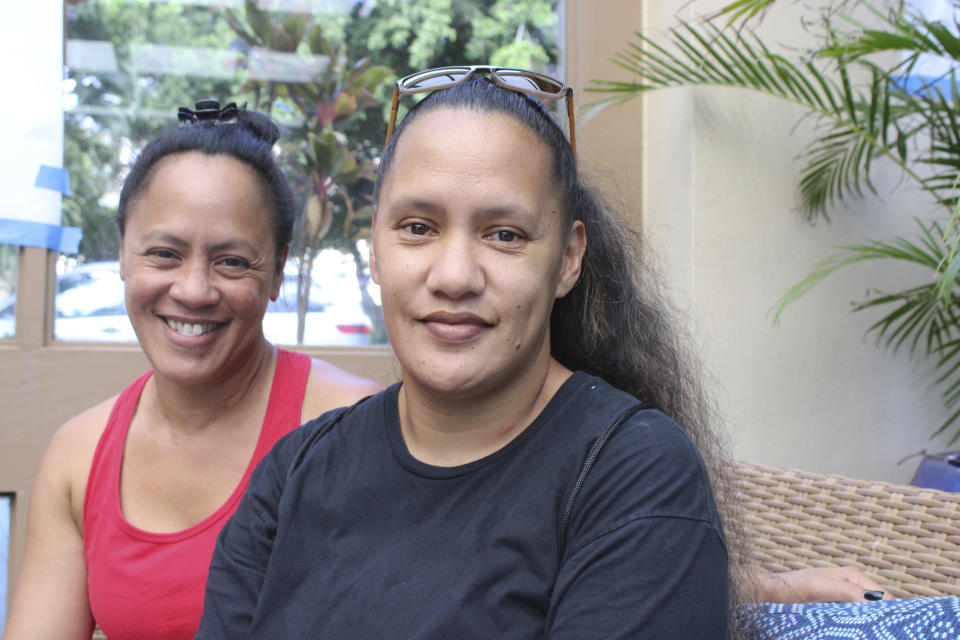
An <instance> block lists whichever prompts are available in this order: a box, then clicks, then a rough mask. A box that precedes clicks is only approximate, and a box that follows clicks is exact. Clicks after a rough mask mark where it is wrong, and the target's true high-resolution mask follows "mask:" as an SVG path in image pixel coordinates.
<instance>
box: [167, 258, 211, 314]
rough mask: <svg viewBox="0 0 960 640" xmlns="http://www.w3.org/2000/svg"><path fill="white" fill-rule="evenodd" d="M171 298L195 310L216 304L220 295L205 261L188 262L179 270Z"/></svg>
mask: <svg viewBox="0 0 960 640" xmlns="http://www.w3.org/2000/svg"><path fill="white" fill-rule="evenodd" d="M170 297H172V298H173V299H174V300H176V301H177V302H179V303H181V304H183V305H185V306H187V307H193V308H199V307H207V306H210V305H213V304H216V303H217V301H218V300H219V299H220V293H219V291H218V290H217V287H216V286H215V284H214V283H213V281H212V274H211V273H210V269H209V268H208V265H207V264H206V263H205V261H203V260H186V261H185V262H184V264H183V265H182V266H181V268H180V269H178V270H177V274H176V277H175V279H174V282H173V285H172V286H171V287H170Z"/></svg>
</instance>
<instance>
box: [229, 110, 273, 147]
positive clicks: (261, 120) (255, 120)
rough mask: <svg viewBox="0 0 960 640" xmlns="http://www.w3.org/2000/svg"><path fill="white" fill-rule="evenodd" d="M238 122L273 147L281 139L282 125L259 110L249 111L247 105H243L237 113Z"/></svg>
mask: <svg viewBox="0 0 960 640" xmlns="http://www.w3.org/2000/svg"><path fill="white" fill-rule="evenodd" d="M237 122H238V123H240V124H241V125H242V126H243V127H244V128H246V129H247V130H249V131H250V132H251V133H252V134H253V135H254V136H256V137H257V138H259V139H260V140H263V141H264V142H266V143H267V144H268V145H269V146H271V147H272V146H273V145H274V144H276V142H277V140H279V139H280V127H278V126H277V123H276V122H274V121H273V120H272V119H271V118H270V117H269V116H267V115H266V114H263V113H260V112H259V111H248V110H247V109H246V107H241V108H240V112H239V113H238V114H237Z"/></svg>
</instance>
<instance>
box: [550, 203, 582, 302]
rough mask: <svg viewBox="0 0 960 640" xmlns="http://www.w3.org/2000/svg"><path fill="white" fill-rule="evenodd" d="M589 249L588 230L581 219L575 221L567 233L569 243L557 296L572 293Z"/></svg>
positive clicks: (566, 247) (564, 251) (565, 248)
mask: <svg viewBox="0 0 960 640" xmlns="http://www.w3.org/2000/svg"><path fill="white" fill-rule="evenodd" d="M586 251H587V230H586V227H584V226H583V222H582V221H580V220H574V221H573V227H572V228H571V229H570V233H568V234H567V243H566V246H565V247H564V250H563V265H562V267H561V271H560V280H559V282H557V297H558V298H562V297H563V296H565V295H567V294H568V293H570V290H571V289H573V287H574V285H575V284H577V280H579V279H580V268H581V266H582V265H583V254H584V253H586Z"/></svg>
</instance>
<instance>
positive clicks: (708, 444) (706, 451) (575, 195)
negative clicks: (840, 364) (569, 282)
mask: <svg viewBox="0 0 960 640" xmlns="http://www.w3.org/2000/svg"><path fill="white" fill-rule="evenodd" d="M436 109H458V110H464V111H468V112H473V113H502V114H505V115H507V116H509V117H511V118H513V119H514V120H516V121H517V122H520V123H522V124H523V125H524V126H525V127H526V128H527V129H529V130H530V131H533V132H535V133H536V134H537V137H538V138H539V139H540V140H541V142H543V144H544V145H546V147H547V149H548V150H549V153H550V154H551V155H552V157H553V164H552V169H553V172H552V173H553V175H552V178H553V181H554V186H555V188H556V189H557V192H558V193H559V194H560V200H561V202H562V204H563V206H564V209H565V213H566V219H567V220H568V221H569V222H570V223H571V224H572V222H573V221H574V220H581V221H582V222H583V225H584V227H585V230H586V237H587V248H586V252H585V254H584V257H583V262H582V265H581V273H580V279H579V280H578V281H577V284H576V285H575V286H574V287H573V289H572V290H571V291H570V292H569V293H567V295H566V296H564V297H562V298H559V299H557V300H556V301H555V302H554V306H553V311H552V313H551V316H550V343H551V344H550V350H551V355H552V356H553V357H554V358H556V360H557V361H559V362H560V363H561V364H563V365H564V366H565V367H567V368H569V369H572V370H578V369H579V370H583V371H585V372H587V373H590V374H592V375H595V376H598V377H600V378H602V379H604V380H605V381H607V382H608V383H610V384H611V385H613V386H615V387H617V388H619V389H622V390H623V391H626V392H628V393H630V394H632V395H633V396H635V397H637V398H638V399H640V400H643V401H645V402H647V403H648V404H650V405H652V406H655V407H657V408H659V409H660V410H662V411H663V412H664V413H666V414H668V415H669V416H670V417H672V418H673V419H674V420H675V421H676V422H677V423H679V424H680V426H681V427H682V428H683V429H684V430H685V431H686V432H687V433H688V434H689V436H690V438H691V439H692V440H693V442H694V443H695V444H696V446H697V448H698V449H699V450H700V453H701V455H702V456H703V458H704V461H705V463H706V465H707V468H708V471H709V473H710V476H711V481H712V484H713V487H714V492H715V494H716V497H717V502H718V505H719V507H720V511H721V517H722V519H723V522H724V526H725V528H726V530H727V537H728V545H729V546H730V547H731V549H730V551H731V554H730V555H731V569H732V571H731V593H730V596H731V611H732V609H733V607H734V606H735V605H736V604H737V603H738V602H739V601H740V600H741V598H742V595H743V577H744V576H743V574H742V572H741V568H742V567H741V566H740V564H739V562H741V561H742V560H743V559H744V558H745V556H744V554H743V547H744V546H745V545H743V539H742V534H741V532H740V518H739V517H738V506H737V503H736V501H735V500H734V499H733V489H732V484H731V475H732V472H731V470H730V469H729V458H728V457H727V456H726V455H725V450H724V446H723V439H722V438H721V437H720V436H719V435H718V432H717V431H716V430H715V428H714V426H715V425H718V424H719V421H718V416H717V412H716V411H715V409H714V406H713V403H712V402H711V400H710V398H709V397H708V395H707V394H706V393H705V391H704V387H703V385H702V383H701V380H700V376H701V373H700V370H701V367H700V365H699V361H698V359H697V358H696V357H694V354H693V352H692V349H691V348H690V345H691V344H692V341H691V340H689V339H688V338H687V336H686V332H685V330H684V328H683V326H682V325H681V324H680V323H679V322H677V321H676V320H675V319H674V317H673V316H674V314H673V313H672V311H671V305H670V304H669V303H668V302H667V299H666V297H665V296H664V295H663V292H662V286H661V284H660V281H659V277H658V275H657V273H656V269H655V268H654V266H653V264H652V261H650V260H649V258H648V256H647V255H646V254H647V253H648V252H647V251H646V250H645V247H644V246H643V242H642V238H641V236H640V233H639V231H637V230H635V229H634V228H632V227H631V226H630V225H628V224H627V223H625V222H624V221H623V220H622V219H621V218H620V217H619V216H618V215H616V214H615V213H614V212H613V211H612V210H611V209H610V208H609V206H608V205H607V203H606V202H605V200H604V198H603V197H602V196H601V195H600V193H599V192H598V191H596V190H595V189H593V188H591V187H590V186H588V185H586V184H585V183H584V182H583V181H582V179H581V178H580V176H579V175H578V172H577V168H576V162H575V158H574V155H573V150H572V148H571V146H570V143H569V141H568V140H567V138H566V136H565V135H564V133H563V130H562V129H561V128H560V127H559V125H557V123H556V122H555V120H554V119H553V117H552V116H551V115H550V113H549V112H548V111H547V110H546V109H545V108H544V107H543V106H542V105H541V104H540V103H539V102H537V101H536V100H535V99H533V98H531V97H529V96H527V95H525V94H521V93H517V92H514V91H510V90H507V89H503V88H500V87H498V86H496V85H495V84H493V83H492V82H491V81H490V80H488V79H487V78H485V77H478V78H474V79H471V80H468V81H466V82H463V83H461V84H459V85H456V86H454V87H451V88H449V89H444V90H440V91H435V92H434V93H432V94H430V95H428V96H427V97H426V98H424V99H423V100H421V101H420V102H419V103H417V104H416V105H414V106H413V107H412V108H411V109H410V111H409V112H408V113H407V115H406V117H405V118H404V119H403V121H402V122H401V123H400V124H399V125H398V127H397V129H396V131H395V133H394V135H393V137H392V138H391V139H390V141H389V143H388V144H387V147H386V149H385V150H384V153H383V156H382V158H381V161H380V166H379V169H378V172H377V181H376V185H375V187H374V199H375V200H376V198H377V196H378V194H379V189H380V186H381V185H382V184H383V181H384V180H385V178H386V176H387V174H388V173H389V171H390V166H391V162H392V160H393V156H394V152H395V149H396V145H397V144H398V143H399V141H400V140H401V139H402V138H403V133H404V131H405V130H406V128H407V127H409V126H410V124H411V123H412V122H414V121H415V120H416V119H417V118H418V117H420V116H421V115H423V114H425V113H429V112H430V111H433V110H436ZM642 249H644V250H642ZM744 632H745V629H740V630H739V631H738V632H737V635H744Z"/></svg>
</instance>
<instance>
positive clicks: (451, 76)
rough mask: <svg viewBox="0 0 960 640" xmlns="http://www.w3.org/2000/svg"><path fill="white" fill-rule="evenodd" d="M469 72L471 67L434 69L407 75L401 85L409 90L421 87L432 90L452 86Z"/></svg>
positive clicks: (424, 89)
mask: <svg viewBox="0 0 960 640" xmlns="http://www.w3.org/2000/svg"><path fill="white" fill-rule="evenodd" d="M469 72H470V68H469V67H462V68H454V69H443V70H440V69H433V70H430V71H424V72H422V73H415V74H413V75H412V76H407V77H406V78H404V79H403V80H401V81H400V86H401V87H403V88H404V89H409V90H413V89H420V90H423V91H430V90H432V89H440V88H443V87H448V86H450V85H451V84H453V83H454V82H456V81H457V80H459V79H460V78H462V77H463V76H464V75H466V74H467V73H469Z"/></svg>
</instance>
